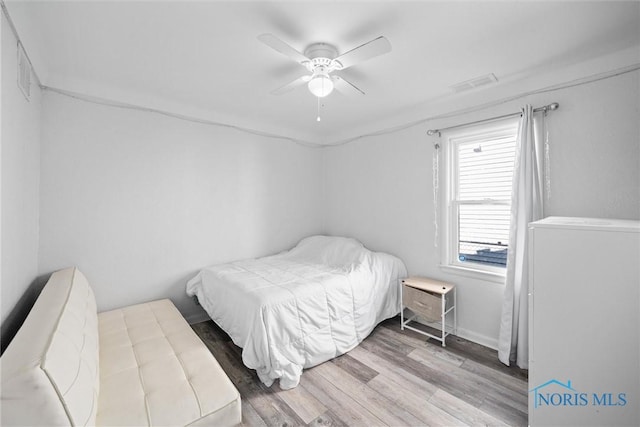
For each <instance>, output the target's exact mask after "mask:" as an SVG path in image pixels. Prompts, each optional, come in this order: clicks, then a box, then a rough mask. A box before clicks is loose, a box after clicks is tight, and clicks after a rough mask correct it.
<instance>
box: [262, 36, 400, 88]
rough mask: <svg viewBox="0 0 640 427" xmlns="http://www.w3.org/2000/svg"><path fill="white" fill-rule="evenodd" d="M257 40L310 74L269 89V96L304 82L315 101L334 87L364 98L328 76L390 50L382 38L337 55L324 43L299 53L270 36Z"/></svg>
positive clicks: (389, 46)
mask: <svg viewBox="0 0 640 427" xmlns="http://www.w3.org/2000/svg"><path fill="white" fill-rule="evenodd" d="M258 40H260V41H261V42H262V43H264V44H266V45H267V46H269V47H271V48H272V49H274V50H277V51H278V52H280V53H281V54H283V55H285V56H288V57H289V58H290V59H292V60H294V61H295V62H297V63H298V64H300V65H302V66H303V67H305V68H306V69H307V70H308V71H309V72H310V73H311V74H309V75H304V76H301V77H299V78H297V79H295V80H294V81H292V82H290V83H287V84H286V85H284V86H282V87H279V88H278V89H275V90H273V91H272V92H271V93H272V94H274V95H282V94H283V93H287V92H290V91H292V90H293V89H295V88H297V87H298V86H302V85H303V84H305V83H306V84H307V87H308V88H309V91H311V93H312V94H314V95H315V96H317V97H318V98H323V97H325V96H327V95H329V94H330V93H331V92H332V91H333V89H334V88H335V89H337V90H338V91H340V92H343V93H346V94H357V95H364V92H363V91H362V90H360V89H359V88H357V87H356V86H355V85H354V84H353V83H350V82H349V81H347V80H345V78H344V77H341V76H339V75H337V74H332V73H333V72H334V71H341V70H344V69H347V68H349V67H351V66H353V65H356V64H359V63H360V62H363V61H366V60H367V59H371V58H373V57H376V56H378V55H382V54H383V53H387V52H390V51H391V43H389V40H387V39H386V38H385V37H383V36H380V37H378V38H375V39H373V40H371V41H369V42H367V43H365V44H363V45H361V46H358V47H356V48H354V49H351V50H350V51H348V52H345V53H343V54H342V55H340V56H338V50H337V49H336V47H335V46H332V45H330V44H327V43H313V44H311V45H309V47H307V48H306V49H305V51H304V54H302V53H300V52H298V51H297V50H296V49H294V48H293V47H291V46H289V45H288V44H287V43H285V42H283V41H282V40H280V39H279V38H278V37H276V36H274V35H273V34H261V35H259V36H258Z"/></svg>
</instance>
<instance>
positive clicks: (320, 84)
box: [307, 74, 333, 98]
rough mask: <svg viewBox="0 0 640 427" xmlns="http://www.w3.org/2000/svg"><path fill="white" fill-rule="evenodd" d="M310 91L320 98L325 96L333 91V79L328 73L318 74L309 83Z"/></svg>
mask: <svg viewBox="0 0 640 427" xmlns="http://www.w3.org/2000/svg"><path fill="white" fill-rule="evenodd" d="M307 86H308V87H309V91H310V92H311V93H312V94H314V95H315V96H317V97H318V98H324V97H325V96H327V95H329V94H330V93H331V92H333V81H332V80H331V78H330V77H329V76H328V75H326V74H316V75H315V76H313V78H312V79H311V80H309V83H308V84H307Z"/></svg>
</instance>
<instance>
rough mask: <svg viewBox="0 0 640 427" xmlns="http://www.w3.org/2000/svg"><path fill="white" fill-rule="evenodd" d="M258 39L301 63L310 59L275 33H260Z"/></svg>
mask: <svg viewBox="0 0 640 427" xmlns="http://www.w3.org/2000/svg"><path fill="white" fill-rule="evenodd" d="M258 40H260V41H261V42H262V43H264V44H266V45H267V46H269V47H270V48H272V49H274V50H277V51H278V52H280V53H281V54H283V55H284V56H288V57H289V58H291V59H293V60H294V61H296V62H298V63H300V64H303V63H305V62H309V61H310V60H309V58H307V57H306V56H304V55H303V54H301V53H300V52H298V51H297V50H295V49H294V48H292V47H291V46H289V45H288V44H287V43H285V42H283V41H282V40H280V39H279V38H277V37H276V36H274V35H273V34H268V33H267V34H260V35H259V36H258Z"/></svg>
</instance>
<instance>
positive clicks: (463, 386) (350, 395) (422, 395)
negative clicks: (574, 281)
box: [192, 317, 527, 426]
mask: <svg viewBox="0 0 640 427" xmlns="http://www.w3.org/2000/svg"><path fill="white" fill-rule="evenodd" d="M192 327H193V329H194V330H195V332H196V333H197V334H198V335H199V336H200V338H202V340H203V341H204V342H205V344H206V345H207V347H208V348H209V349H210V350H211V352H212V353H213V355H214V356H215V358H216V359H217V360H218V362H219V363H220V365H221V366H222V367H223V369H224V370H225V371H226V373H227V375H228V376H229V378H231V381H233V383H234V384H235V386H236V387H237V389H238V391H239V392H240V394H241V395H242V421H243V425H246V426H301V425H309V426H345V425H348V426H378V425H388V426H423V425H432V426H464V425H490V426H505V425H508V426H526V425H527V371H525V370H521V369H518V368H509V367H506V366H504V365H503V364H502V363H500V362H499V361H498V356H497V352H495V351H494V350H491V349H488V348H486V347H483V346H481V345H478V344H475V343H472V342H469V341H466V340H464V339H462V338H458V337H456V336H449V337H447V346H446V347H445V348H442V347H441V346H440V343H439V342H437V341H435V340H426V337H425V336H423V335H420V334H418V333H416V332H413V331H409V330H406V329H405V330H404V331H401V330H400V320H399V318H398V317H396V318H393V319H389V320H386V321H384V322H382V323H381V324H380V325H378V326H377V327H376V329H375V330H374V331H373V332H372V333H371V335H370V336H369V337H367V339H365V340H364V341H363V342H362V343H361V344H360V345H359V346H358V347H356V348H355V349H353V350H351V351H350V352H349V353H347V354H345V355H342V356H340V357H338V358H336V359H333V360H331V361H329V362H326V363H323V364H321V365H318V366H316V367H313V368H311V369H306V370H305V371H304V372H303V374H302V378H301V380H300V384H299V385H298V387H296V388H294V389H291V390H281V389H280V387H279V386H278V382H277V381H276V382H275V383H274V385H272V386H271V387H265V386H264V384H262V383H261V382H260V380H259V379H258V377H257V375H256V373H255V371H254V370H251V369H248V368H246V367H245V366H244V365H243V364H242V357H241V352H242V349H240V348H239V347H237V346H235V345H234V344H233V343H232V342H231V340H230V339H229V337H228V336H227V334H225V333H224V331H222V330H221V329H220V328H219V327H218V326H217V325H216V324H215V323H214V322H212V321H207V322H202V323H198V324H195V325H192Z"/></svg>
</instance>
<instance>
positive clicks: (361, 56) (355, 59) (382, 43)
mask: <svg viewBox="0 0 640 427" xmlns="http://www.w3.org/2000/svg"><path fill="white" fill-rule="evenodd" d="M387 52H391V43H389V40H387V38H386V37H384V36H380V37H378V38H377V39H373V40H371V41H370V42H367V43H365V44H363V45H362V46H358V47H356V48H354V49H351V50H350V51H349V52H345V53H343V54H342V55H340V56H338V57H337V58H336V59H335V60H336V61H338V62H339V63H340V65H342V68H341V69H342V70H344V69H345V68H349V67H351V66H353V65H356V64H358V63H360V62H363V61H366V60H367V59H371V58H373V57H375V56H378V55H382V54H383V53H387Z"/></svg>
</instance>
